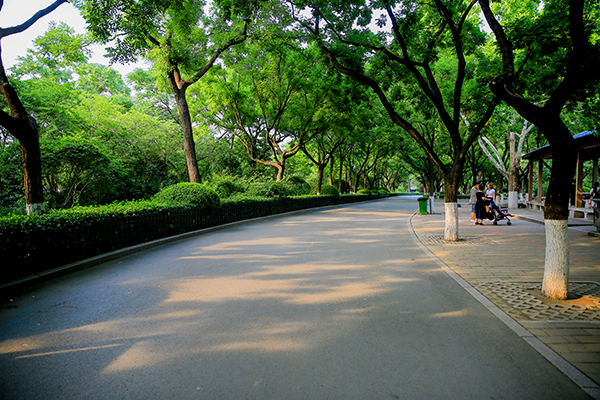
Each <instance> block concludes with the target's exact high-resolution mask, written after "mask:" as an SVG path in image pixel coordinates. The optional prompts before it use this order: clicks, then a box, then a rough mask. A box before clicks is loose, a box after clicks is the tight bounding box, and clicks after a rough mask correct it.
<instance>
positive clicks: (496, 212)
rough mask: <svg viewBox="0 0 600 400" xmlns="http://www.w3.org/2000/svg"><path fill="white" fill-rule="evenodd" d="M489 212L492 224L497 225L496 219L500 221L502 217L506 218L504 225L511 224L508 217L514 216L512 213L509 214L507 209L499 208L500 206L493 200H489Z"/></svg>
mask: <svg viewBox="0 0 600 400" xmlns="http://www.w3.org/2000/svg"><path fill="white" fill-rule="evenodd" d="M490 214H491V218H490V219H491V220H492V221H494V222H493V224H494V225H498V221H501V220H503V219H505V220H506V225H508V226H511V225H512V222H510V218H508V217H514V215H512V214H509V213H508V210H501V209H500V207H498V206H497V205H496V203H494V202H493V201H490Z"/></svg>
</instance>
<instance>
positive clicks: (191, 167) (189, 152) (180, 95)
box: [168, 73, 202, 183]
mask: <svg viewBox="0 0 600 400" xmlns="http://www.w3.org/2000/svg"><path fill="white" fill-rule="evenodd" d="M168 78H169V84H170V85H171V89H172V91H173V95H174V96H175V102H176V103H177V108H178V110H179V119H180V120H181V127H182V129H183V152H184V153H185V163H186V166H187V170H188V176H189V179H190V182H197V183H201V182H202V178H201V177H200V171H199V170H198V159H197V158H196V143H195V142H194V131H193V128H192V118H191V116H190V108H189V106H188V102H187V99H186V95H185V92H186V89H185V88H183V89H180V88H179V87H178V86H177V83H176V81H175V78H174V76H173V74H172V73H170V74H169V75H168Z"/></svg>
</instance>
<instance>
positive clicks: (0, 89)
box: [0, 60, 45, 214]
mask: <svg viewBox="0 0 600 400" xmlns="http://www.w3.org/2000/svg"><path fill="white" fill-rule="evenodd" d="M0 93H2V95H3V96H4V98H5V99H6V102H7V103H8V106H9V108H10V110H11V112H12V117H11V116H10V115H8V114H7V113H6V112H4V111H2V110H0V126H2V127H4V128H5V129H6V130H7V131H8V132H10V134H11V135H12V136H14V137H15V138H16V139H17V140H18V141H19V144H20V145H21V163H22V166H23V183H24V188H25V208H26V210H27V214H37V213H41V212H44V210H45V203H44V187H43V183H42V154H41V150H40V136H39V129H38V125H37V123H36V121H35V119H34V118H33V117H32V116H30V115H29V114H28V112H27V110H26V109H25V106H24V105H23V103H22V102H21V99H20V98H19V96H18V95H17V92H16V91H15V89H14V88H13V87H12V85H11V84H10V83H9V81H8V78H7V77H6V74H5V72H4V66H3V65H2V63H1V60H0Z"/></svg>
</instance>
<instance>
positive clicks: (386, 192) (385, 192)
mask: <svg viewBox="0 0 600 400" xmlns="http://www.w3.org/2000/svg"><path fill="white" fill-rule="evenodd" d="M379 194H382V195H384V196H386V195H388V194H389V193H388V191H387V190H385V189H379Z"/></svg>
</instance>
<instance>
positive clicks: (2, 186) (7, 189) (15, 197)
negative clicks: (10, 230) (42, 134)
mask: <svg viewBox="0 0 600 400" xmlns="http://www.w3.org/2000/svg"><path fill="white" fill-rule="evenodd" d="M22 187H23V170H22V168H21V152H20V146H19V144H18V143H17V142H12V143H10V144H8V145H6V146H4V147H3V148H1V149H0V216H2V215H5V214H9V213H19V212H20V213H22V212H24V210H25V196H24V193H23V189H22Z"/></svg>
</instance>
